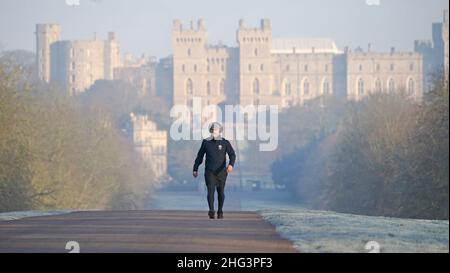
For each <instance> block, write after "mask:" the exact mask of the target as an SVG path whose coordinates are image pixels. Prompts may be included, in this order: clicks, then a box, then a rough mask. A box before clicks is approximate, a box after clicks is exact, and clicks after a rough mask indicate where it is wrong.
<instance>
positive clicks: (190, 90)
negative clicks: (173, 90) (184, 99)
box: [186, 79, 194, 95]
mask: <svg viewBox="0 0 450 273" xmlns="http://www.w3.org/2000/svg"><path fill="white" fill-rule="evenodd" d="M193 90H194V86H193V83H192V80H191V79H188V80H187V83H186V93H187V94H188V95H192V94H193Z"/></svg>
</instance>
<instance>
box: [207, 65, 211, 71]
mask: <svg viewBox="0 0 450 273" xmlns="http://www.w3.org/2000/svg"><path fill="white" fill-rule="evenodd" d="M206 71H208V72H209V71H211V67H210V65H209V64H208V65H206Z"/></svg>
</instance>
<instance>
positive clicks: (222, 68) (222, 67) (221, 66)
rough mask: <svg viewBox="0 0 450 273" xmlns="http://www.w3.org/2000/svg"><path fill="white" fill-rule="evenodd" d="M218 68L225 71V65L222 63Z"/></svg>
mask: <svg viewBox="0 0 450 273" xmlns="http://www.w3.org/2000/svg"><path fill="white" fill-rule="evenodd" d="M220 70H221V71H222V72H223V71H225V66H224V65H223V64H221V65H220Z"/></svg>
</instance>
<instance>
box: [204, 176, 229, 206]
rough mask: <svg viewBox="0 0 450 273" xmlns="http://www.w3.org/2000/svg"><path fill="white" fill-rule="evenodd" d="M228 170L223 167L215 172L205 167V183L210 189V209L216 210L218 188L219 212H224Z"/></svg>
mask: <svg viewBox="0 0 450 273" xmlns="http://www.w3.org/2000/svg"><path fill="white" fill-rule="evenodd" d="M227 176H228V173H227V170H226V169H223V170H222V171H220V172H219V173H217V174H215V173H214V172H212V171H210V170H206V169H205V183H206V187H207V189H208V195H207V200H208V206H209V210H210V211H214V193H215V191H216V190H217V199H218V201H219V208H218V210H217V211H218V212H222V208H223V202H224V201H225V182H226V180H227Z"/></svg>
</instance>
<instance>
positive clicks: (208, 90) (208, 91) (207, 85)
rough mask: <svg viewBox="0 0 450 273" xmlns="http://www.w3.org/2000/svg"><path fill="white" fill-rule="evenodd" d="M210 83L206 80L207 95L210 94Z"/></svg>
mask: <svg viewBox="0 0 450 273" xmlns="http://www.w3.org/2000/svg"><path fill="white" fill-rule="evenodd" d="M211 93H212V92H211V83H210V82H209V81H208V82H207V83H206V94H208V96H211Z"/></svg>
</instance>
